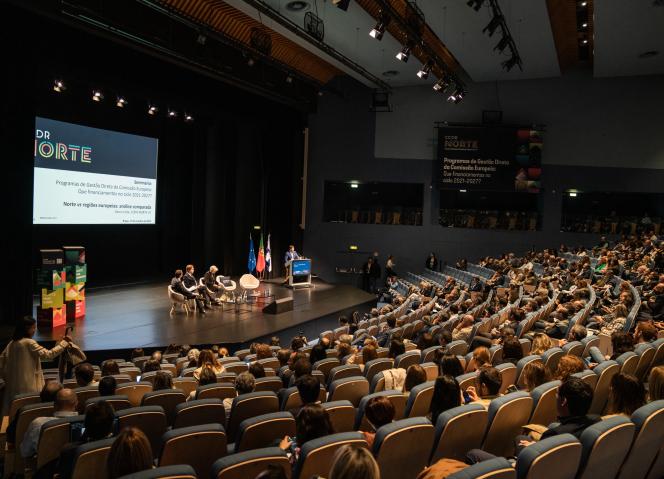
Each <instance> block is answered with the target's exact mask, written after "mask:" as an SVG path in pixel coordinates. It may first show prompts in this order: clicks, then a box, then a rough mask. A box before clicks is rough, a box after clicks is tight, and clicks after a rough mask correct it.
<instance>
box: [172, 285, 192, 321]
mask: <svg viewBox="0 0 664 479" xmlns="http://www.w3.org/2000/svg"><path fill="white" fill-rule="evenodd" d="M168 299H170V300H171V314H173V313H174V312H175V307H176V306H177V305H178V304H179V305H180V306H182V309H183V310H184V312H185V313H187V314H189V305H188V304H187V298H185V297H184V296H183V295H181V294H180V293H176V292H175V291H173V288H171V287H170V286H169V287H168Z"/></svg>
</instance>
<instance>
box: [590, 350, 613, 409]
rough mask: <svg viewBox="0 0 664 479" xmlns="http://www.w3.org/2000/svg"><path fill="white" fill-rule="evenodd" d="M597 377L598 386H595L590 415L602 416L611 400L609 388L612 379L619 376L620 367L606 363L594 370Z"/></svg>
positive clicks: (609, 362) (611, 362) (610, 362)
mask: <svg viewBox="0 0 664 479" xmlns="http://www.w3.org/2000/svg"><path fill="white" fill-rule="evenodd" d="M593 371H594V373H595V374H596V375H597V384H596V385H595V393H594V394H593V402H592V404H591V405H590V410H589V411H588V413H589V414H602V413H603V412H604V409H605V408H606V403H607V401H608V399H609V388H610V387H611V379H612V378H613V376H615V375H616V374H618V372H619V371H620V366H619V365H618V363H617V362H615V361H604V362H603V363H602V364H599V365H598V366H596V367H595V369H594V370H593Z"/></svg>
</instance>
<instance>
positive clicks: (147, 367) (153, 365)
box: [143, 359, 161, 373]
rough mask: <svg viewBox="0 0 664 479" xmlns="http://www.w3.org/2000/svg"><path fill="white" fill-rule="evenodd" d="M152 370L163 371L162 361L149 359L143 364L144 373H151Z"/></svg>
mask: <svg viewBox="0 0 664 479" xmlns="http://www.w3.org/2000/svg"><path fill="white" fill-rule="evenodd" d="M152 371H161V361H157V360H156V359H148V360H147V361H145V364H144V365H143V373H150V372H152Z"/></svg>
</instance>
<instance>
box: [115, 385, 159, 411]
mask: <svg viewBox="0 0 664 479" xmlns="http://www.w3.org/2000/svg"><path fill="white" fill-rule="evenodd" d="M150 391H152V383H148V382H142V381H141V382H140V383H125V384H119V385H118V387H117V388H116V389H115V394H124V395H126V396H127V397H128V398H129V402H130V403H131V405H132V406H134V407H137V406H140V405H141V401H142V400H143V395H144V394H145V393H149V392H150Z"/></svg>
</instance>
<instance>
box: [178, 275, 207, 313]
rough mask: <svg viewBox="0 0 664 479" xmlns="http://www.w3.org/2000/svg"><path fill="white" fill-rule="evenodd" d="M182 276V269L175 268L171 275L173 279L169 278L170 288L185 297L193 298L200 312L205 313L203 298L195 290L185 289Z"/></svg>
mask: <svg viewBox="0 0 664 479" xmlns="http://www.w3.org/2000/svg"><path fill="white" fill-rule="evenodd" d="M182 278H183V275H182V270H181V269H176V270H175V276H174V277H173V279H171V288H172V289H173V291H175V292H176V293H178V294H181V295H182V296H184V297H185V298H186V299H195V300H196V304H197V305H198V309H199V310H200V312H201V313H203V314H205V304H204V301H203V298H202V297H201V296H200V295H199V294H198V292H197V291H196V290H194V291H190V290H189V289H187V287H186V286H185V284H184V282H183V280H182Z"/></svg>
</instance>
